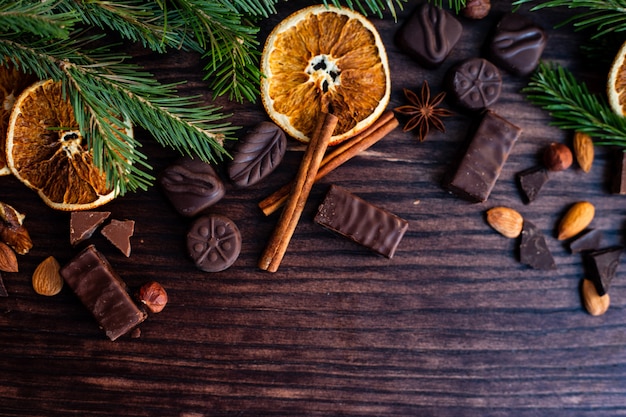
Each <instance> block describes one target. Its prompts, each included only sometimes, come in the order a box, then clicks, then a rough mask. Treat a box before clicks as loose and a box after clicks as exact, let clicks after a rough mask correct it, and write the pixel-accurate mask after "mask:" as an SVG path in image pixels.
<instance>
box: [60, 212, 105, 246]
mask: <svg viewBox="0 0 626 417" xmlns="http://www.w3.org/2000/svg"><path fill="white" fill-rule="evenodd" d="M110 215H111V212H110V211H74V212H72V214H71V215H70V243H71V244H72V246H75V245H77V244H79V243H80V242H83V241H85V240H87V239H89V238H90V237H91V236H93V233H94V232H95V231H96V229H97V228H98V227H99V226H100V225H101V224H102V223H104V221H105V220H106V219H108V218H109V216H110Z"/></svg>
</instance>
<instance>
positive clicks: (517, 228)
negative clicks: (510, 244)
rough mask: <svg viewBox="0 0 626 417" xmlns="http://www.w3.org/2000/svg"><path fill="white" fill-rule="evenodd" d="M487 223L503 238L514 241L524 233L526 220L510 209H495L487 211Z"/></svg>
mask: <svg viewBox="0 0 626 417" xmlns="http://www.w3.org/2000/svg"><path fill="white" fill-rule="evenodd" d="M487 223H489V226H491V227H493V228H494V229H495V230H496V231H498V232H499V233H500V234H502V235H503V236H506V237H508V238H511V239H514V238H516V237H518V236H519V235H520V233H522V226H523V225H524V218H523V217H522V215H521V214H519V212H517V211H516V210H514V209H512V208H509V207H493V208H490V209H489V210H487Z"/></svg>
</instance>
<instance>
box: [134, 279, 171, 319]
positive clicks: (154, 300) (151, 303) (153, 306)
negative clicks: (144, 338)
mask: <svg viewBox="0 0 626 417" xmlns="http://www.w3.org/2000/svg"><path fill="white" fill-rule="evenodd" d="M137 299H138V301H139V302H140V303H143V304H145V306H146V308H147V309H148V311H150V312H151V313H159V312H160V311H161V310H163V309H164V308H165V305H166V304H167V292H165V288H163V286H162V285H161V284H159V283H158V282H156V281H150V282H147V283H145V284H144V285H142V286H141V288H139V291H138V293H137Z"/></svg>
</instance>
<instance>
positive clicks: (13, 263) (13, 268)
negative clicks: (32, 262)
mask: <svg viewBox="0 0 626 417" xmlns="http://www.w3.org/2000/svg"><path fill="white" fill-rule="evenodd" d="M0 271H5V272H17V271H18V267H17V256H16V255H15V252H14V251H13V249H11V248H10V247H9V245H7V244H6V243H2V242H0Z"/></svg>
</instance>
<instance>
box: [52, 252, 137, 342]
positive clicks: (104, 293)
mask: <svg viewBox="0 0 626 417" xmlns="http://www.w3.org/2000/svg"><path fill="white" fill-rule="evenodd" d="M60 273H61V276H62V277H63V279H64V280H65V282H66V283H67V285H69V286H70V288H72V290H73V291H74V293H76V295H77V296H78V298H80V300H81V301H82V303H83V304H84V305H85V307H86V308H87V309H88V310H89V311H90V312H91V313H92V314H93V316H94V317H95V319H96V320H97V321H98V323H99V324H100V326H101V327H102V329H104V331H105V333H106V335H107V337H108V338H109V339H111V340H116V339H117V338H119V337H120V336H122V335H124V334H126V333H128V332H129V331H130V330H132V329H133V328H134V327H135V326H137V325H138V324H139V323H141V322H143V321H144V320H145V319H146V314H145V313H144V312H143V311H141V310H140V309H139V308H138V307H137V305H136V304H135V303H134V302H133V300H132V298H131V297H130V295H129V294H128V292H127V288H126V284H125V283H124V281H122V279H121V278H120V276H119V275H118V274H117V273H116V272H115V271H114V270H113V268H112V267H111V264H110V263H109V261H108V260H107V259H106V258H105V257H104V256H103V255H102V254H101V253H99V252H98V251H97V250H96V248H95V246H94V245H89V246H87V247H86V248H85V249H83V250H82V251H81V252H80V253H79V254H78V255H76V256H75V257H74V258H73V259H72V260H70V261H69V262H68V263H67V265H65V266H64V267H63V268H61V270H60Z"/></svg>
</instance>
